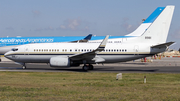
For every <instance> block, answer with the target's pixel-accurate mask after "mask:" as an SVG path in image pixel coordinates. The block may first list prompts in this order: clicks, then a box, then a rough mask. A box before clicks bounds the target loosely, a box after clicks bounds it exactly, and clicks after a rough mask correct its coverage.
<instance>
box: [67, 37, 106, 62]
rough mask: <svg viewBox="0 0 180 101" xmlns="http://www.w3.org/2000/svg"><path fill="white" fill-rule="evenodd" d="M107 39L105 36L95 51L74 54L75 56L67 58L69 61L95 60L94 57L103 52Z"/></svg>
mask: <svg viewBox="0 0 180 101" xmlns="http://www.w3.org/2000/svg"><path fill="white" fill-rule="evenodd" d="M108 38H109V35H107V36H106V37H105V39H104V40H103V41H102V42H101V44H100V45H99V47H98V48H97V49H95V50H93V51H91V52H86V53H80V54H75V55H72V56H69V58H70V59H71V60H92V59H93V58H95V56H96V54H97V53H98V52H101V51H103V50H104V48H105V46H106V43H107V40H108Z"/></svg>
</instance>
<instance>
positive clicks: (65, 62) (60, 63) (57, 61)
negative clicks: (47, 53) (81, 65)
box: [50, 56, 71, 67]
mask: <svg viewBox="0 0 180 101" xmlns="http://www.w3.org/2000/svg"><path fill="white" fill-rule="evenodd" d="M70 62H71V61H70V59H69V58H68V57H62V56H56V57H52V58H51V59H50V66H51V67H70Z"/></svg>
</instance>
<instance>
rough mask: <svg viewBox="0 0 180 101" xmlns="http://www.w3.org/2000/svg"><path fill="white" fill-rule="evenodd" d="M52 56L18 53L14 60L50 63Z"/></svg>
mask: <svg viewBox="0 0 180 101" xmlns="http://www.w3.org/2000/svg"><path fill="white" fill-rule="evenodd" d="M50 58H51V56H43V55H40V56H39V55H16V56H14V58H13V59H12V60H13V61H15V62H24V63H49V60H50Z"/></svg>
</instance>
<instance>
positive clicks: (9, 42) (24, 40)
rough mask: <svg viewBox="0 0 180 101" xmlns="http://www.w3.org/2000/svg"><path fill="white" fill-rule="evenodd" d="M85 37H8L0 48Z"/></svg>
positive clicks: (98, 38)
mask: <svg viewBox="0 0 180 101" xmlns="http://www.w3.org/2000/svg"><path fill="white" fill-rule="evenodd" d="M105 37H106V36H92V38H91V40H101V39H104V38H105ZM129 37H133V36H110V37H109V39H112V38H129ZM84 38H85V36H60V37H59V36H58V37H9V38H0V47H4V46H13V45H23V44H29V43H53V42H69V41H77V40H82V39H84Z"/></svg>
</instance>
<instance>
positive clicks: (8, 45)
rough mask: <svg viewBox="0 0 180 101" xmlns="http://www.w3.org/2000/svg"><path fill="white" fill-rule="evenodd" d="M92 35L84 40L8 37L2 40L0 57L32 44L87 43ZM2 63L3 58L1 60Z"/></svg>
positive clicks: (0, 39) (73, 38)
mask: <svg viewBox="0 0 180 101" xmlns="http://www.w3.org/2000/svg"><path fill="white" fill-rule="evenodd" d="M91 37H92V34H89V35H88V36H86V37H85V38H84V39H82V38H83V37H82V36H58V37H8V38H0V55H4V54H5V53H6V52H8V51H10V50H11V49H12V48H14V47H17V46H20V45H23V44H30V43H53V42H87V41H88V40H91ZM0 61H1V58H0Z"/></svg>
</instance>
